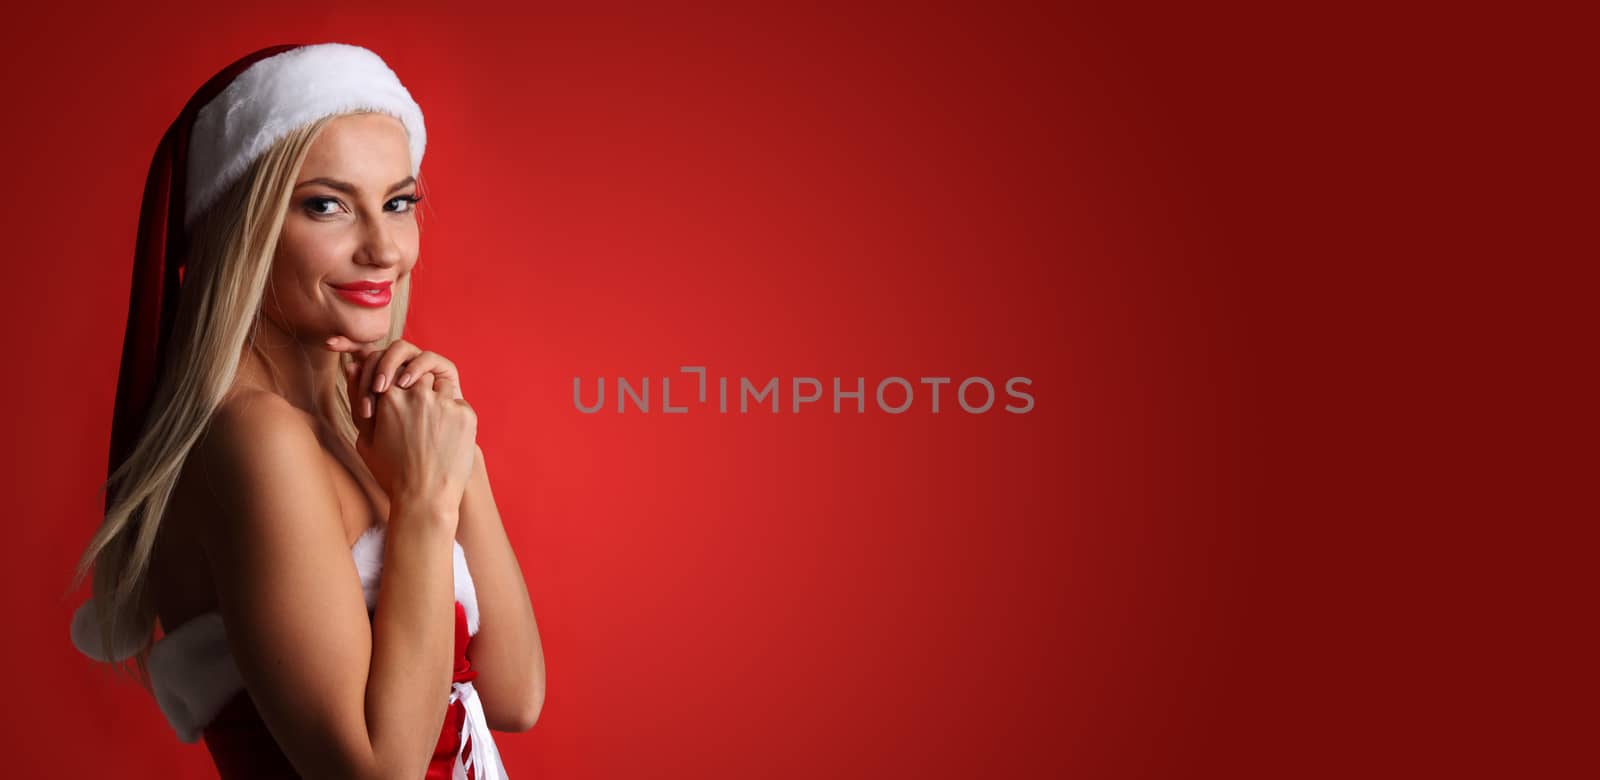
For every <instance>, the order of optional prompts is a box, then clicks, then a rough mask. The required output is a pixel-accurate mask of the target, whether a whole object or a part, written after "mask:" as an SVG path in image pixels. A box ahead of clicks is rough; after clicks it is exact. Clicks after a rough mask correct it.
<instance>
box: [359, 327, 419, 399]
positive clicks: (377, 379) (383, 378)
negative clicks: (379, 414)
mask: <svg viewBox="0 0 1600 780" xmlns="http://www.w3.org/2000/svg"><path fill="white" fill-rule="evenodd" d="M421 352H422V350H421V349H420V348H418V347H417V345H415V344H412V343H411V342H409V341H406V340H405V339H395V340H394V341H393V342H392V343H390V344H389V348H388V349H386V350H384V352H383V356H382V357H381V358H379V359H378V365H377V368H376V369H375V370H374V374H375V376H373V378H372V385H371V387H372V392H374V393H381V392H383V391H384V390H387V389H389V382H390V380H391V379H393V378H394V377H395V375H396V374H398V373H400V366H401V364H403V363H405V362H407V361H409V360H412V359H414V358H415V357H416V356H417V355H418V354H420V353H421Z"/></svg>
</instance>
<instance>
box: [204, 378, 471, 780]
mask: <svg viewBox="0 0 1600 780" xmlns="http://www.w3.org/2000/svg"><path fill="white" fill-rule="evenodd" d="M196 455H197V456H199V457H203V458H206V461H205V462H206V464H207V472H208V474H209V476H210V479H211V483H212V485H213V490H214V493H215V494H216V497H217V499H218V507H217V512H216V516H215V517H214V518H212V521H211V522H209V523H205V524H203V525H204V527H205V530H204V531H203V534H204V543H205V549H206V554H207V558H208V560H209V563H210V566H211V572H212V576H213V578H214V580H215V582H216V586H217V596H218V600H219V609H220V611H221V614H222V619H223V623H224V624H225V625H226V627H227V634H228V644H229V648H230V649H231V651H232V653H233V656H234V659H235V661H236V662H237V664H238V666H239V671H240V673H241V676H242V677H243V678H244V682H245V686H246V688H247V689H248V691H249V693H250V697H251V698H252V699H253V700H254V702H255V705H256V708H257V710H258V711H259V712H260V713H261V717H262V720H263V721H265V723H266V725H267V728H268V730H270V731H271V733H272V736H273V738H274V739H275V740H276V741H277V743H278V745H279V747H280V748H281V749H282V750H283V752H284V755H285V756H286V757H287V758H288V759H289V761H290V763H291V764H293V765H294V767H295V769H296V770H297V771H298V772H299V773H300V774H301V775H302V776H303V777H306V778H336V777H337V778H393V777H421V776H422V775H423V774H424V773H425V771H426V767H427V763H428V761H429V759H430V757H431V756H432V753H433V749H434V747H435V746H436V745H437V743H438V738H439V728H440V726H441V724H442V723H443V721H444V715H445V709H446V702H447V700H448V698H449V688H450V679H451V665H452V661H453V655H454V652H453V649H454V648H453V643H454V619H453V615H454V604H453V600H454V588H453V585H452V564H451V558H452V545H451V539H452V535H453V532H454V528H453V527H454V524H455V519H456V518H455V516H454V515H453V514H452V512H451V511H450V510H449V509H447V508H439V507H437V506H436V503H437V502H430V501H429V500H427V497H425V496H414V495H408V496H397V497H396V500H395V501H394V502H392V506H393V508H392V510H391V516H390V527H389V532H388V534H387V540H386V544H385V552H384V574H383V579H382V585H381V590H380V593H379V609H378V610H377V612H376V614H375V615H374V616H373V618H372V620H371V622H370V623H369V621H368V616H367V611H366V602H365V599H364V598H363V597H362V593H361V586H360V580H359V575H358V574H357V572H356V568H355V563H354V561H353V559H352V558H351V555H350V547H349V543H348V540H347V539H346V538H345V533H344V528H343V524H342V523H341V522H340V510H339V505H338V499H337V494H336V492H335V489H334V485H333V481H332V479H331V478H330V477H329V476H328V474H327V472H326V470H325V469H323V467H322V466H321V465H320V461H321V451H320V447H319V445H318V443H317V440H316V435H315V433H314V432H313V431H312V430H311V427H310V425H309V424H308V423H307V422H306V421H305V419H304V418H303V417H302V416H301V415H300V413H299V412H298V411H297V410H295V409H294V408H293V407H291V406H290V405H289V404H288V402H286V401H284V400H283V399H282V398H279V397H277V396H274V395H271V394H269V393H253V394H251V395H249V396H244V397H239V398H235V399H232V400H230V402H229V403H227V404H225V405H224V406H223V408H221V409H219V410H218V412H217V414H216V415H215V417H214V418H213V422H212V426H211V428H210V429H209V430H208V432H207V435H206V438H205V439H204V440H202V442H201V443H200V445H199V446H198V447H197V451H196Z"/></svg>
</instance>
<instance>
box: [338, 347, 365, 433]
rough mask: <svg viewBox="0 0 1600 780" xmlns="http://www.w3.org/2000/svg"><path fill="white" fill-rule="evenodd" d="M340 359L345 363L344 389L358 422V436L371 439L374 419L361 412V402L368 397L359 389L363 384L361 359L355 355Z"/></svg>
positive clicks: (352, 415) (355, 420)
mask: <svg viewBox="0 0 1600 780" xmlns="http://www.w3.org/2000/svg"><path fill="white" fill-rule="evenodd" d="M340 360H341V361H343V363H344V365H343V370H344V389H345V395H346V396H347V397H348V398H349V399H350V417H351V419H352V420H353V421H354V422H355V424H356V436H357V438H361V439H367V440H371V438H372V420H371V419H370V418H367V417H364V416H363V415H362V414H361V411H362V408H361V404H362V401H363V400H364V399H365V397H366V396H365V394H364V393H362V392H361V391H360V390H359V389H358V388H359V387H360V386H361V385H360V382H361V361H360V360H359V359H358V358H357V357H356V356H355V355H351V356H350V357H348V358H340Z"/></svg>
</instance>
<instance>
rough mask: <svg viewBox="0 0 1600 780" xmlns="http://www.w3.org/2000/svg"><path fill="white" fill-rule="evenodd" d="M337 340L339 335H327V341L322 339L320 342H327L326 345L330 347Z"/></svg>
mask: <svg viewBox="0 0 1600 780" xmlns="http://www.w3.org/2000/svg"><path fill="white" fill-rule="evenodd" d="M338 341H339V337H338V336H329V337H328V340H327V341H324V342H322V343H324V344H327V345H328V346H330V347H331V346H333V345H334V344H336V343H338Z"/></svg>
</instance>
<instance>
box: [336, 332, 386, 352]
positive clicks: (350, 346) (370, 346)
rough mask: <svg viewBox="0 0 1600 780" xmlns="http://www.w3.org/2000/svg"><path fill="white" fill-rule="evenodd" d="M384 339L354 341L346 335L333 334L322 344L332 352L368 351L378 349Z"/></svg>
mask: <svg viewBox="0 0 1600 780" xmlns="http://www.w3.org/2000/svg"><path fill="white" fill-rule="evenodd" d="M382 341H383V339H378V340H377V341H352V340H350V338H348V337H346V336H331V337H329V338H328V339H327V340H326V341H324V342H322V346H323V347H324V348H326V349H327V350H328V351H330V352H357V353H359V352H368V351H371V350H374V349H378V348H379V345H380V344H381V343H382Z"/></svg>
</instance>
